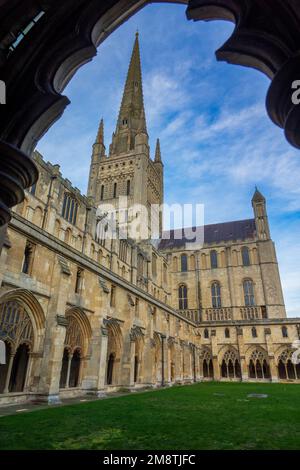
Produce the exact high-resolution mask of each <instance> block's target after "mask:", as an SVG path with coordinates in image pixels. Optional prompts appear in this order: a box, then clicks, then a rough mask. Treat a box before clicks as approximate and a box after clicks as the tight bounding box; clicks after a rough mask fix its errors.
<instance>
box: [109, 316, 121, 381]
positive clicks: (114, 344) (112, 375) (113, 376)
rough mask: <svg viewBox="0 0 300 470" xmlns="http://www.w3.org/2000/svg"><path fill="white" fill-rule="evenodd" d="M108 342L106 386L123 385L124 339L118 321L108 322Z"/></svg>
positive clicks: (110, 320) (111, 320)
mask: <svg viewBox="0 0 300 470" xmlns="http://www.w3.org/2000/svg"><path fill="white" fill-rule="evenodd" d="M105 324H106V327H107V333H108V341H107V358H106V384H107V385H120V384H121V358H122V349H123V338H122V333H121V328H120V325H119V323H118V321H117V320H115V319H113V318H111V319H109V320H107V321H106V323H105Z"/></svg>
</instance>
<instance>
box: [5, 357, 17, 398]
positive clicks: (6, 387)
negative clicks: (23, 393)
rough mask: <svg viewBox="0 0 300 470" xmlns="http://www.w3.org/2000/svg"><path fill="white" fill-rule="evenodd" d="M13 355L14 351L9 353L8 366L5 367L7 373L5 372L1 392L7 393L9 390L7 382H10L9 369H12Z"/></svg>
mask: <svg viewBox="0 0 300 470" xmlns="http://www.w3.org/2000/svg"><path fill="white" fill-rule="evenodd" d="M14 357H15V353H12V354H10V356H9V361H8V368H7V374H6V379H5V385H4V390H3V393H8V392H9V383H10V377H11V370H12V366H13V363H14Z"/></svg>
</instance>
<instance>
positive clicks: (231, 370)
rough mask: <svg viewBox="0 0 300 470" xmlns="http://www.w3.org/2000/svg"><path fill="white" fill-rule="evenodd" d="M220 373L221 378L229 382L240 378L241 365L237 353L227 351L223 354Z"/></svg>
mask: <svg viewBox="0 0 300 470" xmlns="http://www.w3.org/2000/svg"><path fill="white" fill-rule="evenodd" d="M220 372H221V377H222V378H226V379H230V380H235V379H240V378H241V376H242V374H241V364H240V361H239V358H238V353H237V351H235V350H233V349H229V350H227V351H226V352H225V353H224V356H223V360H222V362H221V368H220Z"/></svg>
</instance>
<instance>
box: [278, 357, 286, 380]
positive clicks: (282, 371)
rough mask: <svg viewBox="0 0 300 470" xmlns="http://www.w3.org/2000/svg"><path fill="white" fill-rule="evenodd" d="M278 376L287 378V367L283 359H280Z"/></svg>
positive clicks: (283, 378)
mask: <svg viewBox="0 0 300 470" xmlns="http://www.w3.org/2000/svg"><path fill="white" fill-rule="evenodd" d="M278 377H279V378H280V379H282V380H285V379H286V378H287V374H286V368H285V365H284V363H283V361H282V359H279V362H278Z"/></svg>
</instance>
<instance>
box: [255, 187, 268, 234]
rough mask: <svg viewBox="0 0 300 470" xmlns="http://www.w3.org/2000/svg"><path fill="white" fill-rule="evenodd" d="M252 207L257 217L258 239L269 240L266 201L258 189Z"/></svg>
mask: <svg viewBox="0 0 300 470" xmlns="http://www.w3.org/2000/svg"><path fill="white" fill-rule="evenodd" d="M252 207H253V211H254V217H255V225H256V233H257V238H258V239H259V240H269V239H270V229H269V222H268V215H267V209H266V199H265V198H264V196H263V195H262V194H261V192H260V191H259V190H258V189H257V188H255V192H254V195H253V198H252Z"/></svg>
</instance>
